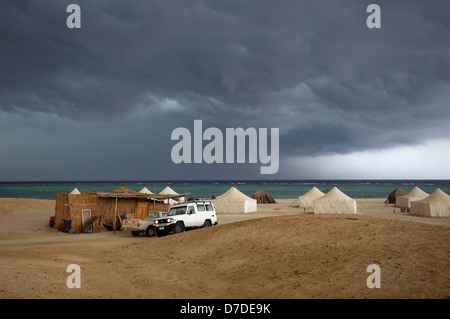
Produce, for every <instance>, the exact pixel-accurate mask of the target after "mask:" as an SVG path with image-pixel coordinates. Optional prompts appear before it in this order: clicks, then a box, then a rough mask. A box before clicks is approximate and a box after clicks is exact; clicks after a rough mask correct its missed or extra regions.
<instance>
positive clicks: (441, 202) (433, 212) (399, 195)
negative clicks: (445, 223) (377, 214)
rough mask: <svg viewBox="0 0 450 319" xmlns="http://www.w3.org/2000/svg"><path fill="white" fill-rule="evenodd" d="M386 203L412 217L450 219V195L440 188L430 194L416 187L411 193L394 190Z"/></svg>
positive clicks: (399, 189) (398, 189)
mask: <svg viewBox="0 0 450 319" xmlns="http://www.w3.org/2000/svg"><path fill="white" fill-rule="evenodd" d="M385 203H387V204H394V205H395V206H396V207H400V209H401V210H402V211H403V212H404V211H406V212H409V213H411V215H417V216H427V217H450V195H448V194H446V193H445V192H444V191H442V190H441V189H440V188H436V189H435V190H434V192H433V193H431V194H428V193H426V192H424V191H423V190H421V189H420V188H419V187H417V186H415V187H414V188H413V189H412V190H411V191H410V192H409V193H408V192H406V191H404V190H403V189H401V188H396V189H395V190H393V191H392V192H391V193H390V194H389V196H388V198H387V199H386V201H385Z"/></svg>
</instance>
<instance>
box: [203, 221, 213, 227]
mask: <svg viewBox="0 0 450 319" xmlns="http://www.w3.org/2000/svg"><path fill="white" fill-rule="evenodd" d="M206 227H211V222H210V221H209V219H207V220H205V222H204V223H203V226H202V228H206Z"/></svg>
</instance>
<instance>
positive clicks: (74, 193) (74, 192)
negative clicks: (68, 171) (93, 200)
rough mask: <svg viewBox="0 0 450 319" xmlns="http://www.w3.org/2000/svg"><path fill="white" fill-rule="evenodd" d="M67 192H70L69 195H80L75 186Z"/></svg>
mask: <svg viewBox="0 0 450 319" xmlns="http://www.w3.org/2000/svg"><path fill="white" fill-rule="evenodd" d="M69 194H70V195H80V194H81V193H80V191H79V190H78V188H76V187H75V188H74V189H73V190H72V191H71V192H70V193H69Z"/></svg>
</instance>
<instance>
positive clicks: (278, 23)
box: [0, 0, 450, 181]
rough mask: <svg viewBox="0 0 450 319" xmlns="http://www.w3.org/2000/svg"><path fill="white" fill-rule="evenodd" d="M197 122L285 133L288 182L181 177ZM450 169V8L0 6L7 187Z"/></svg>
mask: <svg viewBox="0 0 450 319" xmlns="http://www.w3.org/2000/svg"><path fill="white" fill-rule="evenodd" d="M70 3H76V4H79V6H80V7H81V29H69V28H67V26H66V19H67V17H68V16H69V14H70V13H66V8H67V6H68V5H69V4H70ZM370 3H376V4H378V5H379V6H380V8H381V28H380V29H369V28H368V27H367V25H366V19H367V17H368V16H369V13H366V8H367V6H368V5H369V4H370ZM195 119H200V120H203V127H204V129H205V128H208V127H217V128H220V129H221V130H224V132H225V128H227V127H229V128H236V127H243V128H249V127H254V128H279V129H280V136H279V141H280V151H279V158H280V159H279V162H280V163H279V171H278V173H276V174H273V175H260V166H261V164H260V163H257V164H211V165H209V164H174V163H173V162H172V160H171V149H172V147H173V146H174V144H175V143H176V141H172V140H171V132H172V131H173V130H174V129H175V128H177V127H186V128H188V129H189V130H191V131H192V132H193V124H194V120H195ZM449 162H450V2H449V1H448V0H442V1H437V0H430V1H423V0H404V1H400V0H389V1H386V0H371V1H363V0H347V1H346V0H342V1H335V0H315V1H300V0H295V1H294V0H292V1H289V0H286V1H273V0H271V1H267V0H254V1H248V0H235V1H225V0H220V1H219V0H218V1H214V0H209V1H206V0H205V1H193V0H192V1H190V0H179V1H172V0H159V1H155V0H131V1H119V0H116V1H114V0H107V1H106V0H105V1H102V0H96V1H75V0H72V1H54V0H33V1H31V0H30V1H25V0H14V1H12V0H10V1H9V0H2V1H1V2H0V181H14V180H18V181H23V180H30V181H32V180H52V181H53V180H118V179H120V180H168V179H171V180H205V179H241V180H244V179H332V178H339V179H343V178H344V179H345V178H348V179H353V178H358V179H371V178H381V179H392V178H400V179H407V178H412V179H414V178H423V179H427V178H429V179H434V178H443V179H449V178H450V165H449V164H448V163H449Z"/></svg>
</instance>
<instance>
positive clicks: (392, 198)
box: [384, 188, 408, 204]
mask: <svg viewBox="0 0 450 319" xmlns="http://www.w3.org/2000/svg"><path fill="white" fill-rule="evenodd" d="M406 194H408V192H407V191H405V190H403V189H401V188H396V189H394V190H393V191H392V192H390V194H389V195H388V198H386V200H385V201H384V202H385V203H387V204H395V203H396V201H397V198H398V197H400V196H404V195H406Z"/></svg>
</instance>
